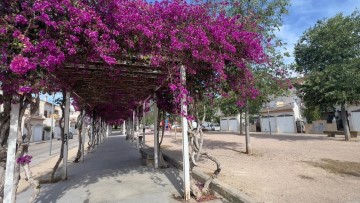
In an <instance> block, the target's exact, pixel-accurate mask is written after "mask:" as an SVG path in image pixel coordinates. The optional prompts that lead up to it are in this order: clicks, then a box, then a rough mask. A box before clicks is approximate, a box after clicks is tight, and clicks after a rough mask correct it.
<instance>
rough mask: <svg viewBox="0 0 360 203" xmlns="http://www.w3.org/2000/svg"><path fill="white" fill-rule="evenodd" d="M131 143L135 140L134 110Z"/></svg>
mask: <svg viewBox="0 0 360 203" xmlns="http://www.w3.org/2000/svg"><path fill="white" fill-rule="evenodd" d="M131 138H132V140H131V142H134V140H135V110H134V111H133V116H132V122H131Z"/></svg>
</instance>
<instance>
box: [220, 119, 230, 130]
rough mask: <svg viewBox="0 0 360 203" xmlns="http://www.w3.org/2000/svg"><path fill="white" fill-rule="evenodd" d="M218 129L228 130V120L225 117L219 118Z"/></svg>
mask: <svg viewBox="0 0 360 203" xmlns="http://www.w3.org/2000/svg"><path fill="white" fill-rule="evenodd" d="M220 130H221V131H228V130H229V122H228V120H227V119H221V120H220Z"/></svg>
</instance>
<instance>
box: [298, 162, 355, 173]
mask: <svg viewBox="0 0 360 203" xmlns="http://www.w3.org/2000/svg"><path fill="white" fill-rule="evenodd" d="M304 162H305V163H307V164H309V165H311V166H314V167H318V168H322V169H325V170H326V171H328V172H331V173H335V174H340V175H350V176H356V177H360V163H359V162H350V161H338V160H333V159H321V161H318V162H316V161H304Z"/></svg>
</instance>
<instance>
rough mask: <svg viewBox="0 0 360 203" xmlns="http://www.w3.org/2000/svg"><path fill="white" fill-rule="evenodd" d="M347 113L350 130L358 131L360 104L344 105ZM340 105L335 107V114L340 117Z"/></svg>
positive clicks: (359, 128)
mask: <svg viewBox="0 0 360 203" xmlns="http://www.w3.org/2000/svg"><path fill="white" fill-rule="evenodd" d="M345 109H346V111H347V114H348V121H349V127H350V131H360V105H347V106H346V107H345ZM340 111H341V107H340V106H337V107H336V113H335V116H336V117H338V118H341V113H340Z"/></svg>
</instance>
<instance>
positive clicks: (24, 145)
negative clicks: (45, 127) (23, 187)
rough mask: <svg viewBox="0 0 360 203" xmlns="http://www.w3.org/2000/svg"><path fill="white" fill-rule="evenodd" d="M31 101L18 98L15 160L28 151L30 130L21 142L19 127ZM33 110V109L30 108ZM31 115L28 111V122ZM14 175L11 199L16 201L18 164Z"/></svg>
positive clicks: (18, 178)
mask: <svg viewBox="0 0 360 203" xmlns="http://www.w3.org/2000/svg"><path fill="white" fill-rule="evenodd" d="M31 99H32V97H31V96H30V97H29V98H27V97H26V96H23V95H22V96H20V101H19V102H20V111H19V118H18V126H17V128H18V129H17V132H18V136H17V145H16V147H17V149H16V155H15V159H18V158H20V157H22V156H24V154H25V153H26V152H27V151H28V147H29V142H30V139H31V130H30V132H27V136H26V139H25V140H23V138H22V129H21V126H22V118H23V116H24V113H25V110H26V108H27V106H28V104H30V102H31ZM32 108H34V107H32ZM33 113H35V112H32V111H30V116H29V118H28V120H29V121H28V122H30V119H31V116H32V115H33ZM14 171H15V173H14V185H13V187H14V188H15V189H14V190H13V192H14V193H13V194H12V196H13V199H14V200H16V191H17V188H18V184H19V181H20V164H18V163H16V164H15V170H14Z"/></svg>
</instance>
